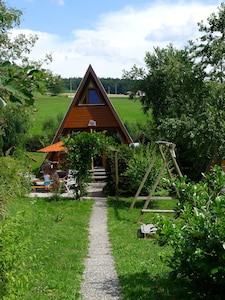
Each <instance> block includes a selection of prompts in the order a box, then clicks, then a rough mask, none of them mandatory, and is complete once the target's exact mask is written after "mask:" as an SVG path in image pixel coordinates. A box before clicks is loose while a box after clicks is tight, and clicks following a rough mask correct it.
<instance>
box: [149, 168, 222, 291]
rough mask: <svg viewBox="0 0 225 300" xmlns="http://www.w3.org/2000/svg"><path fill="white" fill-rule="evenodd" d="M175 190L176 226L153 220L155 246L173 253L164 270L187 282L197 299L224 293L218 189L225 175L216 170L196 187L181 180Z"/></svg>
mask: <svg viewBox="0 0 225 300" xmlns="http://www.w3.org/2000/svg"><path fill="white" fill-rule="evenodd" d="M176 186H177V188H178V191H179V194H180V195H181V199H180V203H179V210H180V214H179V218H178V219H177V220H176V221H174V222H175V224H176V226H173V222H172V221H169V220H168V219H166V218H165V217H158V219H157V218H156V219H155V221H156V226H157V227H158V228H159V233H160V235H159V244H160V245H162V244H163V243H162V241H164V243H165V242H166V243H168V244H170V245H171V246H172V247H173V250H174V255H173V256H172V257H171V258H170V257H169V258H168V260H167V262H168V266H170V267H171V268H172V269H173V274H177V276H180V277H183V278H185V279H188V280H190V282H191V283H192V285H191V286H192V290H194V291H195V292H196V293H197V294H198V293H199V295H200V294H201V293H202V292H203V291H204V293H206V294H207V296H209V295H214V296H215V295H217V294H216V293H217V292H218V293H224V288H223V286H224V282H223V278H224V276H225V268H224V265H225V251H224V249H225V247H224V236H225V229H224V223H225V194H223V193H221V188H222V187H224V186H225V174H224V173H223V172H221V168H220V167H218V166H216V167H215V168H214V169H213V172H212V173H210V174H207V175H205V176H204V179H203V181H201V182H200V183H198V184H193V183H190V182H189V183H185V181H184V179H182V180H181V182H177V184H176ZM215 291H216V292H215ZM213 293H215V294H213ZM219 295H221V294H219Z"/></svg>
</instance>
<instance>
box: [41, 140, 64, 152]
mask: <svg viewBox="0 0 225 300" xmlns="http://www.w3.org/2000/svg"><path fill="white" fill-rule="evenodd" d="M66 150H67V148H66V147H65V146H64V144H63V142H61V141H60V142H57V143H55V144H52V145H49V146H47V147H44V148H42V149H39V150H37V152H59V151H66Z"/></svg>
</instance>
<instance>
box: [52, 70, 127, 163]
mask: <svg viewBox="0 0 225 300" xmlns="http://www.w3.org/2000/svg"><path fill="white" fill-rule="evenodd" d="M90 125H92V126H90ZM91 130H96V131H103V130H107V131H109V132H110V131H112V132H113V133H114V135H116V137H117V138H118V140H119V141H120V142H121V143H122V144H130V143H132V139H131V137H130V135H129V133H128V132H127V130H126V128H125V127H124V124H123V123H122V121H121V120H120V118H119V116H118V114H117V113H116V111H115V109H114V107H113V105H112V103H111V101H110V99H109V98H108V96H107V94H106V92H105V89H104V88H103V86H102V84H101V82H100V80H99V79H98V78H97V76H96V74H95V72H94V70H93V68H92V66H91V65H90V66H89V67H88V69H87V71H86V74H85V76H84V78H83V80H82V81H81V83H80V85H79V87H78V89H77V92H76V94H75V96H74V98H73V100H72V102H71V104H70V106H69V108H68V111H67V113H66V115H65V117H64V119H63V121H62V123H61V125H60V126H59V129H58V131H57V133H56V135H55V137H54V139H53V141H52V144H54V143H56V142H58V141H59V139H60V136H66V135H68V134H69V133H71V132H72V131H91ZM46 159H48V160H51V161H53V160H58V159H57V153H51V152H49V153H48V154H47V156H46Z"/></svg>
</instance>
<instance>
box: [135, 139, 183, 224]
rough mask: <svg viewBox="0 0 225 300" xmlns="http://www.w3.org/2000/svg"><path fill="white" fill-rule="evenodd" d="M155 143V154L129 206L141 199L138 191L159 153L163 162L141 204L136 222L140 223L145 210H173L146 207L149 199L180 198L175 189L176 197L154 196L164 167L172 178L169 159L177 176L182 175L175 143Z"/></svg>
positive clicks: (163, 211) (156, 211)
mask: <svg viewBox="0 0 225 300" xmlns="http://www.w3.org/2000/svg"><path fill="white" fill-rule="evenodd" d="M156 144H157V146H158V151H157V152H156V153H155V155H154V157H153V159H152V161H151V163H150V165H149V167H148V169H147V171H146V173H145V175H144V177H143V179H142V182H141V184H140V186H139V188H138V190H137V192H136V195H135V197H134V200H133V202H132V203H131V206H130V210H132V209H133V208H134V205H135V203H136V201H137V200H138V199H141V198H140V197H139V195H140V192H141V190H142V188H143V186H144V184H145V182H146V180H147V178H148V175H149V174H150V172H151V170H152V168H153V166H154V164H155V162H156V159H157V157H158V155H159V154H160V155H161V157H162V159H163V164H162V167H161V169H160V171H159V173H158V176H157V178H156V180H155V182H154V185H153V187H152V189H151V191H150V193H149V195H148V197H147V199H146V200H145V203H144V206H143V208H142V210H141V213H140V216H139V218H138V223H141V221H142V216H143V214H144V213H147V212H152V213H172V212H174V210H165V209H164V210H157V209H148V206H149V203H150V201H151V200H174V199H177V198H180V196H179V193H178V191H177V190H176V193H177V197H176V198H174V197H168V196H166V197H165V196H164V197H161V196H154V193H155V191H156V188H157V186H158V184H159V182H160V180H161V178H162V176H163V173H164V171H165V169H166V170H167V173H168V175H169V177H170V179H171V180H173V176H172V172H171V170H170V169H169V162H170V161H172V163H173V166H174V167H175V170H176V172H177V174H178V176H179V177H182V176H183V175H182V173H181V171H180V168H179V166H178V163H177V161H176V154H175V147H176V144H174V143H171V142H166V141H157V142H156Z"/></svg>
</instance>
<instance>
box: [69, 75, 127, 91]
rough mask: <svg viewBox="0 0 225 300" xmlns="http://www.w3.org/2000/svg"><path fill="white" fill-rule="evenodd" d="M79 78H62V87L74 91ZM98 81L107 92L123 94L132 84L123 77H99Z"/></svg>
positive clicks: (79, 81) (79, 80)
mask: <svg viewBox="0 0 225 300" xmlns="http://www.w3.org/2000/svg"><path fill="white" fill-rule="evenodd" d="M81 80H82V78H81V77H73V78H63V83H64V89H66V90H67V91H68V92H69V91H70V92H72V91H76V90H77V88H78V86H79V84H80V83H81ZM100 81H101V83H102V85H103V87H104V89H105V91H106V93H108V94H118V95H125V94H127V92H128V91H130V90H131V86H132V80H130V79H125V78H122V79H119V78H100Z"/></svg>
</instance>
